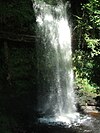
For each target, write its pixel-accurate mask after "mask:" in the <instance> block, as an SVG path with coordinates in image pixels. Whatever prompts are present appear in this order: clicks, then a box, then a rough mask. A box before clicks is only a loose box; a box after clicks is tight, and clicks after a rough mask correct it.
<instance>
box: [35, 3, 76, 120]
mask: <svg viewBox="0 0 100 133" xmlns="http://www.w3.org/2000/svg"><path fill="white" fill-rule="evenodd" d="M33 8H34V10H35V14H36V22H37V25H38V30H37V34H38V36H39V35H40V38H41V42H39V41H38V44H37V47H38V48H37V53H38V78H39V77H40V76H41V75H42V76H43V79H42V82H40V81H38V84H39V87H40V88H41V87H42V90H41V89H39V90H38V93H39V94H38V95H39V96H38V110H39V111H41V112H42V113H43V114H44V115H45V116H46V117H48V116H50V117H52V116H53V117H54V118H55V120H57V121H60V120H61V121H64V122H66V121H67V119H69V120H73V119H75V118H76V117H75V114H76V107H75V96H74V89H73V70H72V50H71V32H70V27H69V23H68V18H67V14H66V11H67V4H65V5H64V4H63V3H61V2H59V4H58V5H55V6H54V5H50V4H46V3H45V2H42V1H38V2H37V1H35V2H34V4H33ZM40 43H41V44H40ZM40 45H41V46H40ZM41 51H42V52H43V53H42V52H41ZM41 53H42V54H41ZM39 55H40V57H39ZM44 67H45V68H44ZM43 84H44V85H43ZM47 84H48V85H49V86H47Z"/></svg>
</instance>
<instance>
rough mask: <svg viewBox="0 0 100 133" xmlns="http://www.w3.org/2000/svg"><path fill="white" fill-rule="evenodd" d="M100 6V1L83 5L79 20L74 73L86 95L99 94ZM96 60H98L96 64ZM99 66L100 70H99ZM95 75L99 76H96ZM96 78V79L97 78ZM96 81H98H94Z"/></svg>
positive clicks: (77, 17)
mask: <svg viewBox="0 0 100 133" xmlns="http://www.w3.org/2000/svg"><path fill="white" fill-rule="evenodd" d="M99 9H100V4H99V0H89V1H88V2H87V3H86V4H83V5H82V8H81V11H82V15H81V16H76V19H77V28H76V30H77V34H79V36H78V39H77V42H78V44H77V50H75V51H74V52H75V53H74V56H73V60H74V66H75V67H74V71H75V79H76V85H77V86H78V88H79V89H80V90H81V91H83V92H86V93H88V94H89V93H94V94H95V93H97V89H98V85H97V83H98V79H97V78H96V77H99V76H98V75H99V74H100V73H99V72H97V70H99V69H100V65H98V64H99V62H100V61H99V56H100V39H99V36H100V35H99V34H100V33H99V30H100V10H99ZM96 60H98V61H97V62H96ZM97 66H98V69H97ZM95 73H96V74H97V75H95ZM95 76H96V77H95ZM94 79H96V80H97V81H96V80H94Z"/></svg>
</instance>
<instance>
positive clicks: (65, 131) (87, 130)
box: [33, 115, 100, 133]
mask: <svg viewBox="0 0 100 133" xmlns="http://www.w3.org/2000/svg"><path fill="white" fill-rule="evenodd" d="M33 133H100V117H94V116H90V115H86V116H80V119H78V120H77V122H73V123H71V124H69V123H66V122H62V121H60V120H59V121H54V119H53V118H51V119H46V118H41V119H39V120H38V121H37V123H36V124H35V125H34V131H33Z"/></svg>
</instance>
